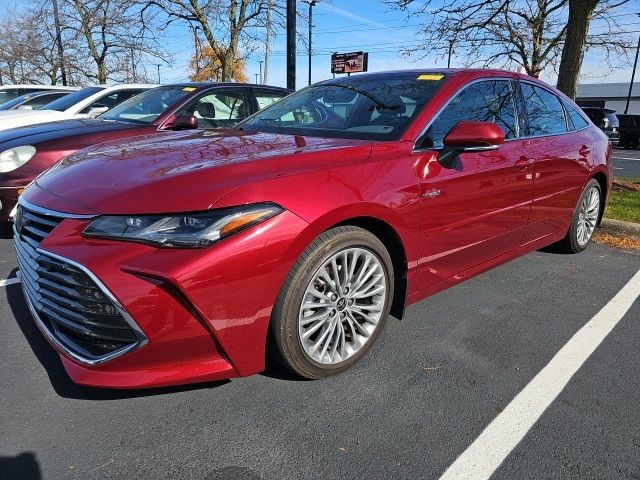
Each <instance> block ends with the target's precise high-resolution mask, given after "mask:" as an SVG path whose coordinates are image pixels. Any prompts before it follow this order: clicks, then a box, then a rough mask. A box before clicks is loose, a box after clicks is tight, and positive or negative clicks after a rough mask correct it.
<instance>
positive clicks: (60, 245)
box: [15, 70, 611, 388]
mask: <svg viewBox="0 0 640 480" xmlns="http://www.w3.org/2000/svg"><path fill="white" fill-rule="evenodd" d="M610 154H611V149H610V144H609V141H608V139H607V138H606V137H605V135H604V134H603V133H602V132H601V131H600V130H599V129H598V128H597V127H595V126H594V125H593V124H592V123H591V122H590V121H589V120H588V118H586V117H585V116H584V115H583V114H582V113H581V111H580V109H579V108H578V107H577V106H576V105H575V104H574V103H573V102H572V101H571V100H569V99H568V98H566V97H565V96H564V95H562V94H561V93H559V92H557V91H556V90H554V89H553V88H551V87H549V86H548V85H546V84H544V83H542V82H540V81H539V80H536V79H533V78H530V77H527V76H523V75H519V74H515V73H511V72H504V71H493V70H491V71H489V70H435V71H431V70H430V71H402V72H391V73H374V74H366V75H357V76H351V77H348V78H338V79H334V80H329V81H326V82H321V83H319V84H316V85H313V86H311V87H310V88H306V89H304V90H301V91H299V92H297V93H295V94H293V95H290V96H289V97H287V98H285V99H284V100H282V101H280V102H279V103H277V104H275V105H272V106H271V107H268V108H266V109H264V110H262V111H260V112H258V113H257V114H255V115H253V116H251V117H249V118H248V119H247V120H245V121H244V122H242V123H241V124H239V127H238V129H237V130H234V131H229V130H227V131H210V132H203V131H185V132H175V133H171V134H166V135H162V136H154V137H144V138H139V139H135V138H134V139H131V138H130V139H128V140H127V141H126V142H124V141H123V142H120V143H118V142H113V143H108V144H103V145H100V146H96V147H92V148H89V149H86V150H83V151H80V152H78V153H76V154H74V155H71V156H70V157H68V158H67V159H66V160H64V161H63V162H61V163H60V164H59V165H58V166H57V167H55V168H54V169H52V170H50V171H48V172H47V173H46V174H45V175H43V176H41V177H39V178H38V179H37V181H36V182H35V183H34V184H32V185H31V186H30V187H29V188H27V190H26V191H25V192H24V194H23V195H22V196H21V200H20V205H19V208H18V212H17V216H16V220H15V240H16V248H17V252H18V260H19V264H20V271H21V275H22V285H23V288H24V292H25V295H26V298H27V299H28V303H29V305H30V307H31V310H32V313H33V316H34V318H35V321H36V323H37V324H38V326H39V327H40V329H41V330H42V332H43V334H44V335H45V336H46V337H47V338H48V339H49V341H50V342H51V343H52V345H53V346H54V347H55V348H56V349H57V350H58V351H59V352H60V354H61V358H62V360H63V363H64V365H65V368H66V369H67V372H68V373H69V375H70V377H71V378H72V379H73V380H74V381H75V382H77V383H80V384H85V385H93V386H101V387H114V388H136V387H155V386H162V385H174V384H181V383H188V382H202V381H212V380H218V379H224V378H231V377H236V376H246V375H251V374H253V373H256V372H260V371H261V370H262V369H264V367H265V358H266V353H265V352H266V350H267V346H269V348H270V349H272V350H273V353H274V354H275V355H276V356H277V358H279V360H280V361H281V362H282V363H283V364H284V365H286V366H287V367H288V368H290V369H291V370H292V371H293V372H295V373H296V374H298V375H300V376H303V377H306V378H321V377H325V376H327V375H331V374H335V373H339V372H341V371H343V370H345V369H347V368H349V367H350V366H351V365H353V364H354V363H355V362H357V361H358V360H359V359H360V358H361V357H362V356H363V355H364V354H365V353H366V352H367V351H368V350H369V348H370V347H371V345H372V344H373V343H374V342H375V340H376V338H377V337H378V335H380V333H381V331H382V328H383V326H384V323H385V320H386V319H387V317H388V315H389V314H392V315H395V316H397V317H401V316H402V315H403V311H404V309H405V307H406V306H407V305H409V304H411V303H414V302H417V301H419V300H421V299H423V298H425V297H427V296H428V295H431V294H433V293H435V292H438V291H440V290H443V289H445V288H447V287H450V286H452V285H455V284H457V283H459V282H461V281H463V280H465V279H467V278H469V277H472V276H474V275H476V274H478V273H480V272H482V271H485V270H487V269H489V268H491V267H493V266H495V265H498V264H500V263H503V262H505V261H507V260H509V259H512V258H515V257H518V256H520V255H522V254H524V253H526V252H530V251H532V250H535V249H539V248H541V247H543V246H546V245H550V244H556V248H558V249H559V250H563V251H565V252H572V253H576V252H579V251H581V250H583V249H584V248H585V247H586V246H587V245H588V243H589V241H590V239H591V236H592V234H593V231H594V228H595V226H596V225H597V223H598V222H599V220H600V217H601V215H602V211H603V208H604V205H605V201H606V198H607V195H608V192H609V190H610V178H611V176H610V171H611V164H610Z"/></svg>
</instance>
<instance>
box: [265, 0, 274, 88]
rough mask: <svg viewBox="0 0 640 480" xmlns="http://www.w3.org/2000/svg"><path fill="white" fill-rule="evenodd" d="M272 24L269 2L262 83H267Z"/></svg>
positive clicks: (270, 2) (271, 11)
mask: <svg viewBox="0 0 640 480" xmlns="http://www.w3.org/2000/svg"><path fill="white" fill-rule="evenodd" d="M272 24H273V0H269V5H268V6H267V34H266V38H265V41H266V45H265V48H264V78H263V80H264V83H266V84H268V83H269V55H270V54H271V25H272Z"/></svg>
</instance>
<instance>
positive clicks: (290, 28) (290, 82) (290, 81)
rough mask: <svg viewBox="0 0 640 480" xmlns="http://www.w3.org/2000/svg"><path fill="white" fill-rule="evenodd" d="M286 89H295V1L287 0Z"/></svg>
mask: <svg viewBox="0 0 640 480" xmlns="http://www.w3.org/2000/svg"><path fill="white" fill-rule="evenodd" d="M287 88H288V89H290V90H295V89H296V0H287Z"/></svg>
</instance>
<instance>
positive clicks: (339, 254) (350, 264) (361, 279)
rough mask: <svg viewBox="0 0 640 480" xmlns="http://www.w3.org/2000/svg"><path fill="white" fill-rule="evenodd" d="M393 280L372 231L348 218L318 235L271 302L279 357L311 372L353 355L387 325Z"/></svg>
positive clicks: (338, 365)
mask: <svg viewBox="0 0 640 480" xmlns="http://www.w3.org/2000/svg"><path fill="white" fill-rule="evenodd" d="M393 281H394V280H393V266H392V261H391V258H390V256H389V253H388V252H387V249H386V248H385V246H384V245H383V244H382V242H381V241H380V240H379V239H378V238H377V237H376V236H375V235H373V234H372V233H371V232H369V231H367V230H364V229H362V228H359V227H353V226H345V227H337V228H333V229H331V230H328V231H327V232H325V233H323V234H322V235H320V236H319V237H318V238H316V239H315V240H314V241H313V242H312V243H311V245H310V246H309V247H308V248H307V249H306V250H305V251H304V252H303V254H302V255H301V256H300V258H299V259H298V261H297V262H296V264H295V265H294V267H293V269H292V271H291V272H290V274H289V276H288V277H287V280H286V281H285V284H284V285H283V287H282V290H281V292H280V295H279V296H278V299H277V301H276V304H275V305H274V308H273V314H272V323H271V328H272V334H273V337H274V339H275V342H276V344H277V347H278V350H279V353H280V360H281V361H282V363H283V364H285V365H286V366H287V367H289V368H290V369H291V370H292V371H294V372H295V373H297V374H298V375H300V376H302V377H305V378H312V379H317V378H322V377H327V376H329V375H333V374H336V373H340V372H342V371H344V370H346V369H347V368H349V367H350V366H351V365H353V364H354V363H356V362H357V361H358V360H359V359H360V358H362V357H363V356H364V355H365V354H366V352H367V351H368V350H369V349H370V348H371V346H372V345H373V344H374V342H375V340H376V339H377V338H378V336H379V335H380V332H381V331H382V328H383V326H384V323H385V321H386V319H387V317H388V315H389V309H390V306H391V299H392V298H393V285H394V283H393Z"/></svg>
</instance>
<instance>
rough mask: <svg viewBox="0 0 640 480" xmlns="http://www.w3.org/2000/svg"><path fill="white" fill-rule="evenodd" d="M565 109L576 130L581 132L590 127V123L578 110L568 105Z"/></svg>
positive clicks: (566, 104)
mask: <svg viewBox="0 0 640 480" xmlns="http://www.w3.org/2000/svg"><path fill="white" fill-rule="evenodd" d="M564 108H565V109H566V110H567V115H568V116H569V123H570V124H571V126H572V127H573V129H574V130H580V129H582V128H584V127H586V126H588V125H589V122H587V120H586V119H585V118H584V116H582V114H580V112H578V110H576V109H575V108H574V107H573V106H571V105H570V104H568V103H565V104H564Z"/></svg>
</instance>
